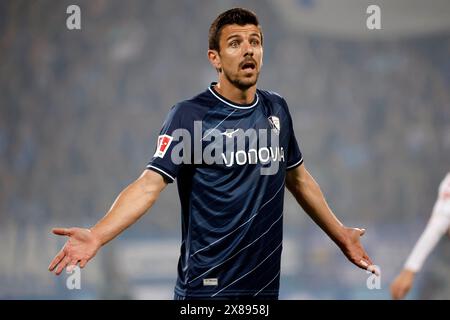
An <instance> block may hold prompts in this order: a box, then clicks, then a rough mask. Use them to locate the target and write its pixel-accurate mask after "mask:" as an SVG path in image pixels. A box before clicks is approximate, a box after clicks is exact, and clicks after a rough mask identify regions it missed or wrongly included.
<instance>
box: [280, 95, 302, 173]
mask: <svg viewBox="0 0 450 320" xmlns="http://www.w3.org/2000/svg"><path fill="white" fill-rule="evenodd" d="M283 103H284V106H285V108H286V112H287V114H288V117H289V138H288V139H289V143H288V151H287V164H286V170H291V169H294V168H296V167H298V166H299V165H301V164H302V163H303V155H302V152H301V150H300V147H299V145H298V142H297V138H296V137H295V132H294V126H293V123H292V117H291V114H290V112H289V108H288V106H287V103H286V101H285V100H284V99H283Z"/></svg>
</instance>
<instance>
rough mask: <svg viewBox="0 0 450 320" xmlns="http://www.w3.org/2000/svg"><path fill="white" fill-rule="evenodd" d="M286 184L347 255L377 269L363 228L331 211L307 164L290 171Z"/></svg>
mask: <svg viewBox="0 0 450 320" xmlns="http://www.w3.org/2000/svg"><path fill="white" fill-rule="evenodd" d="M286 187H287V188H288V190H289V191H290V192H291V193H292V194H293V196H294V197H295V199H296V200H297V202H298V203H299V204H300V205H301V207H302V208H303V209H304V210H305V212H306V213H307V214H308V215H309V216H310V217H311V218H312V219H313V220H314V222H316V223H317V224H318V225H319V226H320V228H322V230H323V231H325V233H326V234H327V235H328V236H329V237H330V238H331V239H332V240H333V241H334V242H335V243H336V244H337V246H338V247H339V248H340V249H341V250H342V252H343V253H344V254H345V255H346V257H347V258H348V259H349V260H350V261H351V262H352V263H354V264H355V265H357V266H358V267H360V268H362V269H369V270H371V271H373V272H375V270H374V269H372V268H373V267H370V266H372V265H373V263H372V260H371V259H370V258H369V256H368V255H367V253H366V252H365V250H364V248H363V247H362V245H361V243H360V240H359V238H360V236H362V235H363V234H364V232H365V230H364V229H359V228H348V227H346V226H344V225H343V224H342V223H341V222H340V221H339V220H338V218H337V217H336V216H335V215H334V213H333V212H332V211H331V209H330V207H329V206H328V204H327V202H326V200H325V197H324V195H323V193H322V191H321V190H320V187H319V185H318V184H317V182H316V181H315V180H314V178H313V177H312V176H311V174H310V173H309V172H308V170H306V168H305V165H304V164H301V165H300V166H298V167H296V168H294V169H291V170H289V171H287V175H286Z"/></svg>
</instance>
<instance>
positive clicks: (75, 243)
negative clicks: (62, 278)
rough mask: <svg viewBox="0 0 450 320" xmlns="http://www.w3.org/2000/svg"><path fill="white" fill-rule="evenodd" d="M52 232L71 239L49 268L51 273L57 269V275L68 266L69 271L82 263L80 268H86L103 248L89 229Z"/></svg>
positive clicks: (65, 229) (57, 229)
mask: <svg viewBox="0 0 450 320" xmlns="http://www.w3.org/2000/svg"><path fill="white" fill-rule="evenodd" d="M52 232H53V233H54V234H56V235H60V236H67V237H69V239H68V240H67V242H66V244H65V245H64V247H63V248H62V249H61V251H60V252H59V253H58V254H57V255H56V256H55V258H54V259H53V260H52V262H51V263H50V265H49V267H48V269H49V271H53V270H55V268H56V271H55V273H56V275H59V274H60V273H61V272H62V271H63V270H64V268H65V267H66V266H67V267H68V270H69V268H70V269H73V268H74V267H75V266H76V265H77V264H78V263H80V268H84V266H85V265H86V264H87V263H88V261H89V260H91V259H92V258H93V257H94V256H95V254H96V253H97V251H98V249H100V247H101V244H100V241H99V240H98V239H97V238H96V237H95V235H94V234H93V233H91V231H90V230H89V229H82V228H54V229H53V230H52ZM69 271H70V270H69Z"/></svg>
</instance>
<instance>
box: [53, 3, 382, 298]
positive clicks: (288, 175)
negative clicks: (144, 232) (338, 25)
mask: <svg viewBox="0 0 450 320" xmlns="http://www.w3.org/2000/svg"><path fill="white" fill-rule="evenodd" d="M208 59H209V61H210V63H211V64H212V66H213V67H214V68H215V69H216V70H217V73H218V82H217V83H216V82H213V83H211V85H210V86H209V87H208V88H207V89H206V90H205V91H204V92H202V93H200V94H198V95H197V96H195V97H193V98H191V99H189V100H185V101H182V102H180V103H178V104H176V105H175V106H173V108H172V109H171V111H170V112H169V114H168V116H167V118H166V120H165V122H164V124H163V127H162V130H161V133H160V136H159V138H158V142H157V147H156V152H155V154H154V156H153V158H152V159H151V160H150V162H149V163H148V165H147V167H146V170H144V172H143V173H142V175H141V176H140V177H139V178H138V179H137V180H136V181H134V182H133V183H131V184H130V185H129V186H128V187H127V188H125V189H124V190H123V191H122V192H121V193H120V194H119V196H118V197H117V199H116V200H115V202H114V204H113V205H112V207H111V209H110V210H109V211H108V213H107V214H106V215H105V217H104V218H103V219H101V220H100V221H99V222H98V223H97V224H96V225H95V226H93V227H92V228H90V229H82V228H68V229H66V228H57V229H54V230H53V232H54V233H55V234H57V235H63V236H68V237H69V239H68V240H67V243H66V244H65V246H64V247H63V249H62V250H61V251H60V252H59V253H58V254H57V256H56V257H55V258H54V259H53V261H52V262H51V263H50V266H49V270H50V271H53V270H56V271H55V272H56V274H60V273H61V271H62V270H63V269H64V268H65V267H68V268H70V269H72V268H73V267H74V266H75V265H77V264H78V263H79V265H80V267H81V268H83V267H84V266H85V265H86V263H87V262H88V261H89V260H90V259H92V258H93V257H94V256H95V254H96V252H97V251H98V250H99V249H100V248H101V247H102V246H103V245H105V244H106V243H107V242H109V241H110V240H112V239H113V238H114V237H116V236H117V235H118V234H119V233H120V232H122V231H123V230H124V229H126V228H127V227H129V226H130V225H131V224H132V223H134V222H135V221H136V220H138V219H139V218H140V217H141V216H142V215H143V214H144V213H145V212H146V211H147V210H148V209H149V208H151V207H152V205H153V204H154V203H155V201H156V200H157V199H158V195H159V194H160V192H161V191H162V190H163V189H164V188H165V186H166V185H167V184H168V183H172V182H174V181H175V180H177V184H178V193H179V197H180V202H181V218H182V239H183V241H182V242H181V254H180V257H179V263H178V279H177V283H176V286H175V296H174V299H177V300H178V299H179V300H181V299H241V298H256V299H278V293H279V280H280V261H281V251H282V230H283V227H282V222H283V198H284V190H285V187H287V189H288V190H289V191H290V192H292V194H293V195H294V196H295V198H296V200H297V201H298V203H299V204H300V205H301V206H302V208H303V209H304V210H305V211H306V212H307V213H308V214H309V215H310V217H311V218H312V219H313V220H314V221H315V222H316V223H317V224H318V225H319V226H320V227H321V228H322V229H323V230H324V231H325V232H326V233H327V234H328V236H329V237H330V238H331V239H332V240H333V241H334V242H335V243H336V244H337V246H338V247H339V248H340V249H341V250H342V252H343V253H344V254H345V255H346V257H347V258H348V259H349V260H350V261H351V262H353V263H354V264H355V265H357V266H358V267H360V268H362V269H369V270H371V268H373V267H372V265H373V263H372V261H371V259H370V258H369V257H368V255H367V253H366V252H365V250H364V249H363V247H362V245H361V243H360V236H362V235H363V234H364V232H365V231H364V230H363V229H359V228H349V227H346V226H344V225H343V224H342V223H341V222H340V221H339V220H338V219H337V218H336V216H335V215H334V214H333V212H332V211H331V209H330V208H329V207H328V205H327V202H326V201H325V199H324V196H323V194H322V192H321V190H320V188H319V186H318V184H317V183H316V182H315V180H314V179H313V177H312V176H311V175H310V174H309V172H308V170H307V169H306V167H305V164H304V162H303V157H302V153H301V151H300V148H299V146H298V144H297V140H296V137H295V135H294V128H293V122H292V119H291V115H290V113H289V110H288V106H287V103H286V101H285V100H284V99H283V98H282V97H281V96H279V95H278V94H275V93H273V92H269V91H265V90H260V89H257V88H256V83H257V80H258V76H259V73H260V70H261V67H262V62H263V33H262V30H261V27H260V25H259V22H258V19H257V17H256V15H255V14H254V13H252V12H251V11H248V10H246V9H242V8H234V9H231V10H228V11H226V12H224V13H222V14H220V15H219V16H218V17H217V18H216V19H215V21H214V22H213V23H212V25H211V27H210V30H209V50H208ZM149 269H151V266H149ZM373 272H375V271H373Z"/></svg>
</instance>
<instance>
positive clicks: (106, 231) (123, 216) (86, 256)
mask: <svg viewBox="0 0 450 320" xmlns="http://www.w3.org/2000/svg"><path fill="white" fill-rule="evenodd" d="M166 185H167V182H166V181H165V180H164V179H163V177H162V176H161V175H160V174H158V173H156V172H154V171H151V170H145V171H144V172H143V173H142V175H141V176H140V177H139V178H138V179H136V180H135V181H134V182H132V183H131V184H130V185H129V186H127V187H126V188H125V189H124V190H123V191H122V192H121V193H120V194H119V195H118V197H117V198H116V200H115V201H114V203H113V205H112V206H111V208H110V209H109V211H108V212H107V213H106V215H105V216H104V217H103V218H102V219H101V220H100V221H99V222H98V223H97V224H96V225H95V226H94V227H92V228H91V229H83V228H55V229H53V233H55V234H57V235H63V236H68V237H69V239H68V240H67V242H66V244H65V245H64V247H63V248H62V249H61V251H60V252H59V253H58V254H57V255H56V256H55V258H54V259H53V261H52V262H51V263H50V266H49V270H50V271H53V270H55V268H56V274H57V275H59V274H60V273H61V272H62V270H63V269H64V268H65V267H66V266H75V265H77V263H80V267H81V268H83V267H84V266H85V265H86V263H87V262H88V261H89V260H90V259H92V258H93V257H94V256H95V254H96V253H97V251H98V250H99V249H100V248H101V247H102V246H103V245H105V244H106V243H108V242H109V241H111V240H112V239H114V238H115V237H116V236H117V235H118V234H120V233H121V232H122V231H124V230H125V229H126V228H128V227H129V226H130V225H132V224H133V223H134V222H136V221H137V220H138V219H139V218H140V217H141V216H142V215H143V214H144V213H145V212H146V211H147V210H148V209H150V208H151V207H152V205H153V204H154V203H155V201H156V200H157V199H158V197H159V194H160V193H161V191H162V190H163V189H164V188H165V187H166Z"/></svg>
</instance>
